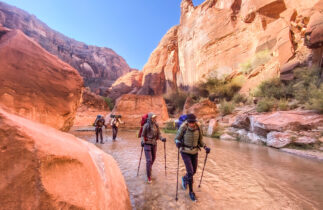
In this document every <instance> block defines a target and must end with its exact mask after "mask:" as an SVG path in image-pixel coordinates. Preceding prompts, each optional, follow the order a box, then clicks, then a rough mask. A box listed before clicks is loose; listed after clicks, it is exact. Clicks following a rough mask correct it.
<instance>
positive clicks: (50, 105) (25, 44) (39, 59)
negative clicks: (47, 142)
mask: <svg viewBox="0 0 323 210" xmlns="http://www.w3.org/2000/svg"><path fill="white" fill-rule="evenodd" d="M0 84H1V85H0V106H4V107H6V109H7V110H10V111H11V112H13V113H15V114H18V115H21V116H24V117H26V118H28V119H32V120H36V121H38V122H41V123H44V124H47V125H50V126H52V127H54V128H57V129H60V130H64V131H66V130H69V128H70V127H71V126H72V125H73V120H74V117H75V113H76V109H77V107H78V106H79V103H80V98H81V91H82V85H83V81H82V78H81V77H80V75H79V74H78V72H77V71H76V70H75V69H74V68H72V67H71V66H70V65H68V64H66V63H64V62H62V61H61V60H59V59H58V58H57V57H56V56H54V55H52V54H49V53H48V52H47V51H46V50H44V49H43V48H42V47H41V46H40V45H39V44H38V43H36V42H34V41H33V40H31V39H30V38H29V37H27V36H26V35H25V34H24V33H22V32H21V31H19V30H10V29H7V28H3V27H0Z"/></svg>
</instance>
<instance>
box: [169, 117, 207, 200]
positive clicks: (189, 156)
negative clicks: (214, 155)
mask: <svg viewBox="0 0 323 210" xmlns="http://www.w3.org/2000/svg"><path fill="white" fill-rule="evenodd" d="M175 143H176V147H177V148H178V158H179V153H180V154H181V156H182V159H183V161H184V164H185V168H186V175H185V176H183V177H182V188H183V189H184V190H186V189H187V186H188V187H189V196H190V198H191V200H192V201H196V200H197V199H196V196H195V193H194V191H193V176H194V174H195V173H196V169H197V163H198V151H199V150H200V148H201V147H203V148H204V149H205V151H206V153H207V154H208V153H210V151H211V149H210V148H209V147H207V146H206V144H205V143H204V142H203V135H202V130H201V128H200V127H199V125H198V123H197V120H196V116H195V115H194V114H188V115H187V118H186V121H185V122H184V123H183V124H182V125H181V126H180V128H179V129H178V131H177V135H176V137H175ZM176 199H177V190H176Z"/></svg>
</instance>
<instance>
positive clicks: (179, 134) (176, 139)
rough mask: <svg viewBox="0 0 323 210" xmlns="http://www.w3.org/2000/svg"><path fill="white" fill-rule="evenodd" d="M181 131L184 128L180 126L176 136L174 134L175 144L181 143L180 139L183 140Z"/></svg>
mask: <svg viewBox="0 0 323 210" xmlns="http://www.w3.org/2000/svg"><path fill="white" fill-rule="evenodd" d="M183 130H184V126H181V127H180V128H179V129H178V131H177V134H176V137H175V144H176V143H181V141H180V139H183V135H184V134H183Z"/></svg>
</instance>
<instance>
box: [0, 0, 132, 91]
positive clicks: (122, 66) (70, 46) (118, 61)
mask: <svg viewBox="0 0 323 210" xmlns="http://www.w3.org/2000/svg"><path fill="white" fill-rule="evenodd" d="M0 24H2V25H3V26H5V27H7V28H11V29H19V30H21V31H23V32H24V33H25V34H26V35H27V36H29V37H31V38H33V39H34V40H35V41H36V42H38V43H39V44H40V45H41V46H42V47H43V48H44V49H46V50H47V51H48V52H50V53H52V54H54V55H56V56H58V57H59V58H60V59H61V60H63V61H65V62H66V63H68V64H70V65H71V66H73V67H74V68H75V69H77V70H78V71H79V73H80V74H81V76H82V77H83V78H84V83H85V85H86V86H90V87H91V89H92V90H98V91H99V90H100V89H107V88H108V87H110V86H111V84H112V83H113V82H114V81H115V80H116V79H117V78H119V77H120V76H122V75H124V74H126V73H127V72H130V71H131V69H130V68H129V66H128V64H127V63H126V61H125V60H124V59H123V58H122V57H121V56H119V55H117V54H116V53H115V52H114V51H113V50H112V49H109V48H104V47H96V46H89V45H86V44H84V43H82V42H78V41H75V40H73V39H70V38H68V37H66V36H64V35H62V34H60V33H58V32H56V31H54V30H52V29H51V28H49V27H48V26H47V25H46V24H44V23H43V22H41V21H40V20H38V19H37V18H36V17H35V16H33V15H30V14H28V13H27V12H25V11H23V10H20V9H18V8H16V7H12V6H9V5H7V4H5V3H2V2H0Z"/></svg>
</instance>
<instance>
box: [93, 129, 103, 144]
mask: <svg viewBox="0 0 323 210" xmlns="http://www.w3.org/2000/svg"><path fill="white" fill-rule="evenodd" d="M99 134H100V138H101V143H103V136H102V128H100V127H96V128H95V135H96V142H97V143H98V142H99V139H98V137H99Z"/></svg>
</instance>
